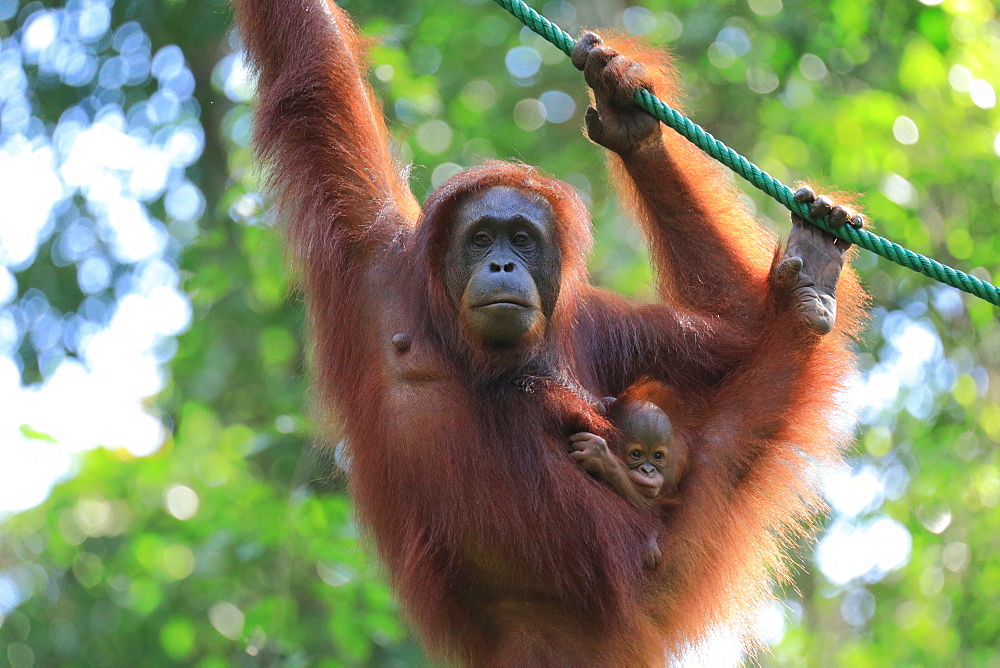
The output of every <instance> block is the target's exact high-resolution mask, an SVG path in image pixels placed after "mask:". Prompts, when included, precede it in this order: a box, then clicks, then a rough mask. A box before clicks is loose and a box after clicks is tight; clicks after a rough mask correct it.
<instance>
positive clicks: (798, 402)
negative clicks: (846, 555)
mask: <svg viewBox="0 0 1000 668" xmlns="http://www.w3.org/2000/svg"><path fill="white" fill-rule="evenodd" d="M779 276H780V272H775V274H774V275H772V277H771V279H770V281H769V285H770V286H771V290H770V291H769V292H770V297H769V304H768V307H767V312H768V322H769V325H768V327H767V329H766V330H765V332H764V334H763V336H762V337H761V340H760V343H759V345H758V347H757V348H756V349H755V350H754V351H752V352H751V353H750V354H748V355H747V357H746V358H745V360H744V361H743V362H741V363H740V364H739V365H738V366H737V367H736V369H735V370H734V371H733V372H732V373H730V374H729V375H727V376H726V377H725V378H724V379H723V381H722V382H721V383H720V385H719V387H718V389H717V390H716V391H715V393H714V394H712V395H710V396H709V397H708V398H707V399H706V400H705V401H704V402H702V403H700V404H698V405H696V406H690V407H689V409H688V411H687V414H685V415H683V416H681V417H680V418H679V422H681V423H683V424H684V429H685V430H686V431H687V432H688V433H689V434H691V441H690V442H691V445H692V449H691V457H690V459H689V467H688V469H687V471H686V472H685V473H684V475H683V478H682V482H681V486H680V490H679V497H680V503H679V504H678V505H677V506H675V507H673V508H671V509H670V511H669V513H668V514H667V515H666V516H665V521H666V528H667V531H666V536H667V540H668V541H669V545H670V549H671V554H672V555H673V556H672V558H671V561H670V562H669V564H670V566H669V567H670V569H671V572H670V574H669V576H668V577H669V583H668V584H665V585H664V587H665V590H666V596H665V599H664V600H665V601H666V602H667V607H668V609H667V610H666V611H665V614H666V615H669V616H670V617H671V622H672V624H674V625H676V629H677V631H676V632H677V633H679V634H680V636H681V637H687V638H689V639H690V638H705V637H706V636H707V635H708V634H709V633H710V632H711V628H712V627H713V626H718V625H725V626H728V627H729V628H732V629H734V630H735V631H736V632H738V633H739V634H741V635H742V637H743V640H744V642H745V644H746V645H747V646H748V647H753V646H754V645H755V643H756V642H758V641H759V639H758V638H756V636H755V624H756V619H757V616H758V614H759V606H760V605H761V604H762V603H763V602H765V601H768V600H769V599H770V598H771V597H772V594H771V587H772V585H773V583H774V581H775V580H778V581H782V580H784V579H786V578H787V576H788V571H787V568H788V560H789V555H788V552H789V551H790V550H791V549H792V548H793V547H794V546H795V545H796V544H797V543H798V541H800V540H801V539H802V538H804V537H806V536H808V535H809V534H810V533H811V532H812V530H813V529H814V528H815V527H816V520H817V518H818V517H819V514H820V513H821V512H822V511H823V509H824V508H825V506H824V503H823V499H822V495H821V489H820V481H821V473H822V471H823V470H824V469H828V468H829V467H833V466H837V465H840V464H841V463H842V456H843V452H844V450H845V449H846V447H847V446H848V444H849V443H850V440H851V438H852V436H853V429H852V427H853V423H854V415H853V414H852V413H851V408H850V406H849V405H847V403H846V396H845V393H846V391H847V389H848V388H849V385H850V383H851V380H852V378H853V376H854V374H855V373H856V371H855V367H854V354H853V350H852V348H853V346H852V342H851V338H852V337H853V336H855V335H856V334H857V331H858V328H859V324H860V322H861V318H862V315H863V314H862V307H863V305H864V301H865V300H864V295H863V292H862V291H861V289H860V288H859V286H858V284H857V280H856V277H855V276H854V275H853V273H851V272H850V271H849V270H845V272H844V274H843V275H842V276H841V277H840V285H839V286H838V290H837V297H838V302H839V304H840V309H839V313H838V315H837V323H836V327H835V328H834V330H833V331H832V332H831V333H829V334H826V335H819V334H817V333H816V332H815V331H813V330H811V329H810V328H809V327H808V326H807V325H806V323H804V322H803V321H802V319H801V317H800V315H799V313H798V311H797V309H796V308H795V304H794V294H792V293H790V292H789V291H788V290H787V289H780V288H778V287H777V285H776V283H777V282H778V280H779V279H778V277H779Z"/></svg>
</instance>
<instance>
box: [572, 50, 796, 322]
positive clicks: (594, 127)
mask: <svg viewBox="0 0 1000 668" xmlns="http://www.w3.org/2000/svg"><path fill="white" fill-rule="evenodd" d="M573 59H574V63H575V64H576V65H577V67H579V68H580V69H582V70H583V71H584V75H585V76H586V78H587V81H588V83H589V84H590V86H591V88H592V89H593V92H594V98H595V101H594V106H593V107H591V109H590V110H588V114H587V130H588V134H589V135H590V137H591V139H593V140H594V141H596V142H597V143H599V144H601V145H602V146H605V147H606V148H609V149H610V151H609V158H608V159H609V163H610V169H611V173H612V176H613V178H614V180H615V181H616V183H617V185H618V190H619V192H620V196H621V200H622V202H623V204H624V205H625V206H626V208H627V209H629V210H630V211H631V213H632V214H633V215H634V217H635V218H636V220H637V221H638V222H639V224H640V226H641V228H642V230H643V232H644V234H645V235H646V237H647V239H648V241H649V245H650V250H651V255H652V260H653V263H654V266H655V269H656V270H657V275H658V289H659V292H660V295H661V297H662V298H663V299H664V301H665V302H666V303H668V304H670V305H672V306H675V307H677V308H680V309H683V310H686V311H690V312H693V313H698V314H703V315H705V316H716V317H721V318H723V319H726V320H728V321H730V322H731V323H733V324H736V325H740V326H743V327H744V328H747V329H750V328H753V327H755V326H756V322H757V321H758V319H759V317H760V315H761V313H762V308H763V302H764V300H765V298H766V297H765V293H766V282H767V273H768V270H769V268H770V266H771V259H772V256H773V254H774V249H775V247H776V245H777V244H776V242H775V239H774V238H773V237H772V235H770V234H769V233H768V232H767V231H766V230H764V229H763V228H762V227H761V226H760V225H759V224H758V223H757V222H756V221H755V220H754V219H753V218H752V216H750V215H749V213H748V212H747V211H746V210H745V209H744V207H743V206H742V205H741V203H740V201H739V197H738V193H737V191H736V189H735V187H734V186H733V185H732V183H731V182H730V180H729V178H728V177H727V176H726V175H725V174H724V172H723V170H722V169H721V167H720V166H719V165H718V164H716V163H715V162H713V161H712V160H711V159H710V158H709V157H708V156H706V155H704V154H703V153H702V152H701V151H699V150H698V149H697V148H695V147H694V146H692V145H691V144H690V143H688V142H687V140H685V139H684V138H683V137H681V136H680V135H678V134H677V133H676V132H674V131H672V130H669V129H664V128H663V127H662V126H661V124H660V123H659V121H657V120H656V119H654V118H653V117H652V116H650V115H649V114H648V113H646V112H645V111H644V110H642V109H640V108H638V107H637V106H635V104H634V102H633V101H632V96H633V95H634V92H635V90H636V89H637V88H638V87H645V88H650V89H652V90H653V92H654V93H655V94H657V95H658V96H660V97H661V98H663V99H665V100H666V101H667V102H668V103H670V104H671V105H673V106H677V105H678V100H677V88H678V86H677V82H676V71H675V69H674V67H673V65H672V63H671V60H670V57H669V56H668V55H667V54H666V53H664V52H663V51H660V50H655V49H652V48H649V47H647V46H645V45H643V44H642V43H640V42H639V41H638V40H636V39H634V38H633V39H627V38H610V39H607V40H602V39H601V38H599V37H597V36H596V35H594V34H593V33H588V34H586V35H584V36H583V37H582V38H581V39H580V41H579V43H578V46H577V47H576V49H575V50H574V54H573Z"/></svg>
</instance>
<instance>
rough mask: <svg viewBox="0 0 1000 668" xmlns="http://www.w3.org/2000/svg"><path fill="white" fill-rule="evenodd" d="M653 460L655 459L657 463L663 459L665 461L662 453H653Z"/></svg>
mask: <svg viewBox="0 0 1000 668" xmlns="http://www.w3.org/2000/svg"><path fill="white" fill-rule="evenodd" d="M653 459H655V460H656V461H660V460H661V459H663V453H662V452H654V453H653Z"/></svg>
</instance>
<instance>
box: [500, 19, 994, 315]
mask: <svg viewBox="0 0 1000 668" xmlns="http://www.w3.org/2000/svg"><path fill="white" fill-rule="evenodd" d="M494 2H496V3H497V4H498V5H500V6H501V7H503V8H504V9H506V10H507V11H508V12H510V13H511V14H513V15H514V16H515V17H516V18H517V19H518V20H520V21H521V22H522V23H523V24H524V25H526V26H528V27H529V28H530V29H531V30H533V31H534V32H536V33H538V34H539V35H541V36H542V37H543V38H545V39H546V40H547V41H548V42H550V43H551V44H553V45H554V46H555V47H556V48H558V49H559V50H560V51H562V52H563V53H565V54H566V55H567V56H568V55H570V53H571V52H572V51H573V45H574V44H575V43H576V40H574V39H573V38H572V37H570V36H569V34H567V33H566V32H565V31H564V30H562V29H561V28H559V26H557V25H555V24H554V23H552V22H551V21H549V20H548V19H547V18H545V17H544V16H542V15H541V14H539V13H538V12H536V11H535V10H533V9H532V8H531V7H529V6H528V5H526V4H525V3H524V2H523V1H522V0H494ZM635 102H636V104H638V105H639V106H640V107H642V108H643V109H645V110H646V111H648V112H649V113H650V114H652V115H653V117H654V118H657V119H659V120H660V121H661V122H663V123H664V124H665V125H666V126H667V127H669V128H672V129H674V130H676V131H677V132H678V134H680V135H681V136H682V137H684V138H685V139H687V140H688V141H690V142H691V143H692V144H694V145H695V146H697V147H698V148H700V149H701V150H702V151H704V152H705V153H707V154H708V155H710V156H712V157H713V158H715V159H716V160H718V161H719V162H721V163H722V164H724V165H725V166H726V167H729V168H730V169H731V170H733V171H734V172H736V173H737V174H738V175H740V176H741V177H743V178H744V179H746V180H747V181H749V182H750V184H751V185H753V186H754V187H755V188H758V189H759V190H762V191H764V192H765V193H767V194H768V195H770V196H771V197H772V198H774V199H775V200H777V201H778V202H779V203H781V204H782V205H783V206H784V207H785V208H787V209H788V210H789V211H791V212H793V213H796V214H798V215H799V216H801V217H802V218H804V219H806V220H808V221H809V222H811V223H813V224H814V225H816V226H817V227H819V228H820V229H823V230H826V231H827V232H829V233H830V234H833V235H834V236H837V237H840V238H841V239H846V240H847V241H850V242H851V243H854V244H857V245H858V246H861V247H862V248H864V249H866V250H870V251H871V252H873V253H875V254H876V255H880V256H881V257H884V258H885V259H887V260H891V261H892V262H895V263H896V264H898V265H900V266H903V267H906V268H907V269H911V270H913V271H916V272H919V273H921V274H923V275H924V276H929V277H930V278H933V279H934V280H935V281H939V282H941V283H944V284H945V285H950V286H952V287H954V288H958V289H959V290H962V291H963V292H968V293H969V294H971V295H975V296H976V297H979V298H980V299H983V300H985V301H987V302H989V303H991V304H993V305H994V306H1000V288H998V287H997V286H995V285H992V284H990V283H987V282H986V281H984V280H982V279H979V278H976V277H975V276H972V275H970V274H967V273H965V272H963V271H959V270H958V269H954V268H952V267H949V266H948V265H946V264H941V263H940V262H938V261H937V260H934V259H932V258H929V257H926V256H924V255H921V254H920V253H916V252H914V251H911V250H909V249H907V248H903V247H902V246H900V245H899V244H897V243H894V242H892V241H889V240H888V239H885V238H883V237H880V236H879V235H877V234H874V233H873V232H869V231H868V230H865V229H858V228H856V227H852V226H851V225H844V226H842V227H840V228H838V229H836V230H834V229H831V228H830V227H829V226H828V225H827V224H826V222H824V221H822V220H816V219H814V218H812V217H810V216H809V207H808V205H806V204H803V203H802V202H796V201H795V199H794V197H793V194H792V190H791V189H790V188H789V187H788V186H786V185H785V184H783V183H782V182H781V181H779V180H778V179H776V178H774V177H773V176H771V175H770V174H768V173H767V172H765V171H764V170H762V169H761V168H760V167H758V166H757V165H755V164H753V163H752V162H750V161H749V160H747V159H746V158H744V157H743V156H742V155H740V154H739V153H737V152H736V151H734V150H733V149H731V148H729V147H728V146H726V145H725V144H723V143H722V142H721V141H719V140H718V139H716V138H715V137H713V136H712V135H711V134H710V133H708V132H706V131H705V130H704V129H702V128H701V127H700V126H699V125H698V124H697V123H695V122H694V121H692V120H691V119H689V118H688V117H686V116H685V115H684V114H682V113H680V112H679V111H677V110H676V109H674V108H672V107H671V106H670V105H668V104H666V103H664V102H663V101H662V100H660V99H659V98H657V97H656V96H655V95H653V94H652V93H650V92H649V91H648V90H645V89H639V90H637V91H636V93H635Z"/></svg>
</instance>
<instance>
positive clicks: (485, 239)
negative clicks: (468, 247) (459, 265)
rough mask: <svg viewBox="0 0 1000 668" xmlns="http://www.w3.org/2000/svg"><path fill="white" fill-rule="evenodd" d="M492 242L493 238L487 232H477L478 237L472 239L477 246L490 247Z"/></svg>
mask: <svg viewBox="0 0 1000 668" xmlns="http://www.w3.org/2000/svg"><path fill="white" fill-rule="evenodd" d="M491 241H493V237H491V236H490V235H489V234H487V233H486V232H476V236H474V237H472V243H474V244H476V245H477V246H489V245H490V242H491Z"/></svg>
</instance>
